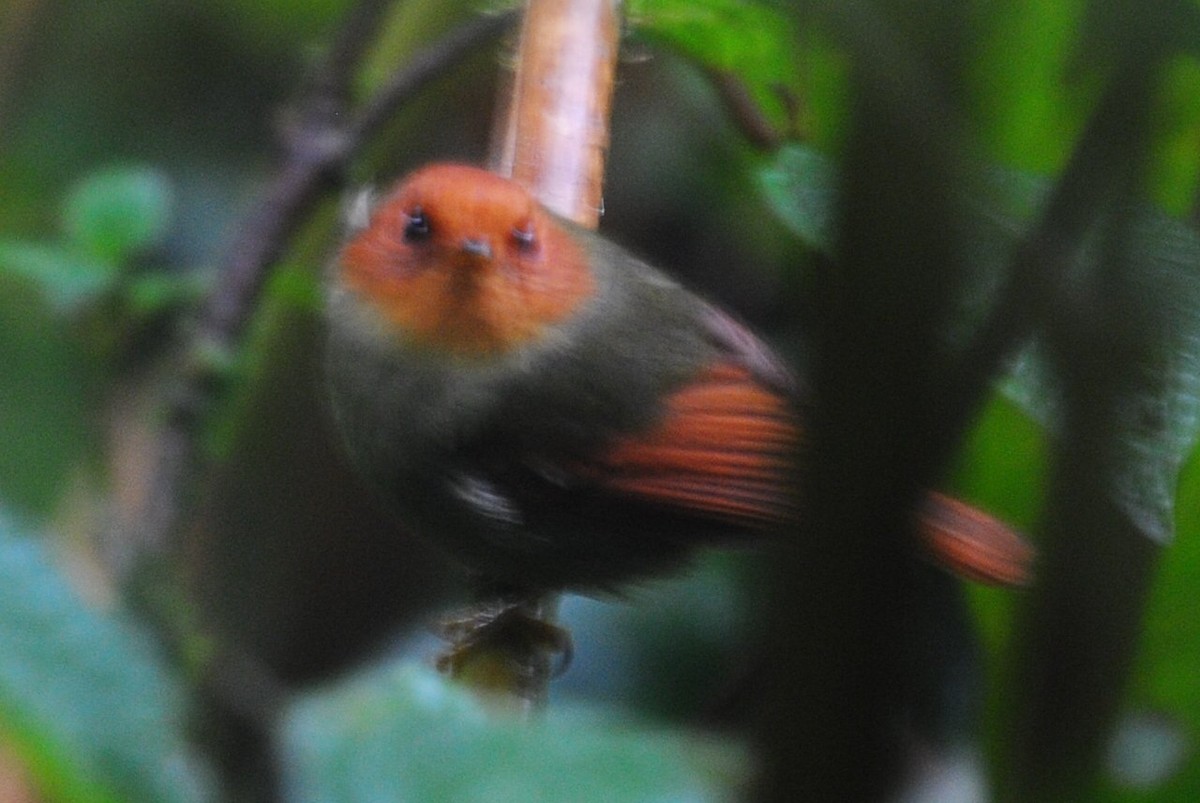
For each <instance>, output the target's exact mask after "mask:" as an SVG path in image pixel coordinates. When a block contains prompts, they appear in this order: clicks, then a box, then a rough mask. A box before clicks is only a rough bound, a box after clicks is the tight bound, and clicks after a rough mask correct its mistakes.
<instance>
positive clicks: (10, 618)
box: [0, 518, 208, 803]
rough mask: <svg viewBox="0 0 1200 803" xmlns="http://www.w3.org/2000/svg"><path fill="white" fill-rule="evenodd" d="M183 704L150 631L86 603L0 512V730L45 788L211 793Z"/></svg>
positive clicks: (112, 797)
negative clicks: (188, 741) (193, 753)
mask: <svg viewBox="0 0 1200 803" xmlns="http://www.w3.org/2000/svg"><path fill="white" fill-rule="evenodd" d="M183 706H184V701H183V699H182V689H181V688H180V687H179V686H178V685H177V684H176V683H175V682H174V681H173V680H172V679H171V678H170V677H169V676H168V674H167V673H166V671H165V669H164V667H163V665H162V663H161V662H160V660H159V657H158V656H157V655H156V654H155V651H154V650H153V649H152V647H151V645H150V644H149V643H148V641H147V639H146V637H145V636H144V635H143V634H141V633H139V632H138V631H137V630H136V629H135V628H134V627H133V626H132V625H131V624H130V623H129V622H126V621H124V620H123V619H121V618H119V617H111V616H104V615H101V614H100V613H98V612H96V611H94V610H92V609H91V608H89V607H88V606H87V605H85V604H84V603H83V602H82V601H81V600H80V599H79V597H78V596H77V595H76V594H75V593H74V592H73V591H72V590H71V589H70V588H69V587H68V586H67V584H66V582H65V581H64V580H63V578H62V577H61V576H60V575H59V573H58V572H57V570H56V569H55V568H54V566H53V565H52V564H51V561H50V559H49V556H48V555H47V554H46V550H45V548H44V547H43V546H42V545H41V543H40V542H38V541H36V540H34V539H33V538H31V537H29V536H27V535H25V534H21V533H18V532H17V529H16V528H15V527H14V526H13V525H12V524H11V523H10V522H8V521H7V520H6V519H4V518H0V731H3V732H4V734H5V736H6V740H7V741H8V742H9V743H10V744H11V745H13V748H14V749H15V750H16V751H17V752H18V753H19V754H20V755H21V756H22V758H23V759H24V762H25V763H26V764H27V766H28V767H29V768H30V771H31V773H32V774H33V776H34V777H35V779H36V782H37V784H38V785H39V786H40V787H41V788H42V789H43V790H44V792H45V793H46V794H47V795H48V796H49V798H50V799H51V800H63V801H72V803H74V802H75V801H146V802H147V803H158V802H159V801H162V802H163V803H187V802H188V801H199V800H206V799H208V795H207V793H206V784H205V782H204V780H203V777H202V776H201V775H200V774H199V773H198V772H197V770H196V768H195V766H194V765H193V764H192V762H191V759H190V758H189V756H188V752H187V749H186V746H185V743H184V737H183V726H182V718H183Z"/></svg>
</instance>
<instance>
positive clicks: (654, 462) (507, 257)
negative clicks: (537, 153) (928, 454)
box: [328, 164, 1031, 592]
mask: <svg viewBox="0 0 1200 803" xmlns="http://www.w3.org/2000/svg"><path fill="white" fill-rule="evenodd" d="M328 309H329V317H330V338H329V350H328V362H329V377H330V384H331V392H332V399H333V409H334V414H335V417H336V419H337V421H338V423H339V425H340V429H341V431H342V432H343V433H344V436H345V441H346V443H347V445H348V448H349V451H350V453H351V455H352V457H353V458H354V460H355V462H356V463H358V465H359V466H360V467H361V469H362V470H363V472H364V473H365V475H366V477H367V478H368V479H369V481H370V483H371V484H372V485H374V486H375V487H376V488H377V489H379V491H380V492H381V493H382V494H383V496H384V497H385V498H386V500H388V501H389V502H390V503H391V504H392V506H393V507H394V508H395V509H396V510H397V512H398V513H399V515H400V519H401V521H402V522H403V523H404V524H405V525H406V526H408V527H409V528H411V529H412V530H414V531H415V532H417V533H419V534H422V535H424V536H426V537H428V538H430V539H432V540H434V541H436V542H437V543H439V544H441V545H443V546H444V547H445V548H447V549H448V550H449V551H450V552H452V553H453V554H454V555H456V556H457V557H458V558H459V559H460V560H461V561H462V562H463V563H464V564H465V565H466V566H467V567H469V568H470V569H472V570H473V571H475V572H476V573H478V574H479V575H480V576H483V577H486V578H489V579H490V580H491V581H492V582H494V583H497V584H499V585H500V587H504V588H511V589H520V590H527V591H531V592H539V591H557V590H563V589H571V590H580V591H584V592H605V591H618V590H619V589H620V588H621V587H623V586H624V585H625V584H627V583H629V582H631V581H634V580H637V579H639V578H645V577H648V576H651V575H655V574H658V573H661V572H665V571H668V570H670V569H671V568H673V567H675V566H677V565H678V564H680V563H681V562H683V561H684V559H685V558H686V557H687V556H688V554H689V553H691V552H692V551H693V550H694V549H696V548H697V547H699V546H704V545H711V544H732V543H745V542H747V541H748V540H749V539H753V538H755V537H756V536H763V535H766V534H768V533H770V532H771V531H773V530H782V529H783V528H785V527H786V526H787V525H788V524H790V523H794V522H796V521H797V515H798V505H797V500H796V496H795V488H796V486H797V470H798V458H799V457H800V456H801V454H802V445H803V443H802V441H803V429H802V425H801V419H802V416H801V413H802V405H801V401H800V399H799V393H798V388H797V383H796V381H795V380H794V378H793V375H792V373H791V372H790V371H789V370H788V369H787V367H786V366H785V365H784V364H783V363H782V362H781V361H780V360H779V359H778V358H777V357H775V356H774V354H773V353H772V351H771V350H770V349H769V348H768V347H767V346H766V345H764V344H763V343H762V341H761V340H759V339H758V338H757V337H756V336H755V335H753V334H752V333H751V332H750V331H749V330H748V329H747V328H745V327H744V326H743V325H741V324H740V323H738V322H737V321H735V320H734V319H733V318H732V317H730V316H729V315H728V314H726V313H724V312H723V311H721V310H720V309H718V308H717V307H715V306H714V305H712V304H710V303H708V302H706V301H704V300H702V299H701V298H700V297H698V296H697V295H695V294H693V293H691V292H689V291H688V290H686V289H684V288H683V287H682V286H680V285H679V284H678V283H677V282H675V281H674V280H673V279H671V278H669V277H668V276H667V275H666V274H664V273H662V272H661V271H659V270H657V269H655V268H653V267H651V266H649V265H647V264H646V263H644V262H642V261H640V260H639V259H637V258H636V257H634V256H632V255H631V254H629V253H628V252H626V251H625V250H623V249H622V248H620V247H619V246H617V245H615V244H613V243H612V242H610V241H609V240H607V239H605V238H604V237H602V236H600V235H598V234H596V233H594V232H592V231H589V230H586V229H584V228H582V227H580V226H578V225H576V224H574V223H571V222H570V221H567V220H564V219H562V218H560V217H558V216H556V215H554V214H553V213H551V212H549V211H548V210H546V209H545V208H544V207H542V206H541V205H539V204H538V203H537V201H536V200H535V199H534V198H533V197H532V196H531V195H530V193H529V192H528V191H527V190H525V189H524V188H522V187H521V186H519V185H518V184H516V183H514V182H512V181H510V180H508V179H505V178H502V177H500V176H497V175H495V174H492V173H489V172H487V171H485V170H481V169H478V168H474V167H470V166H466V165H459V164H434V165H430V166H427V167H424V168H421V169H419V170H417V171H416V172H414V173H412V174H410V175H409V176H408V177H407V178H405V179H403V180H401V182H400V183H399V185H398V187H397V189H396V190H395V191H393V192H392V193H391V194H390V195H389V196H388V197H386V198H385V199H384V200H383V201H382V202H381V203H380V204H379V205H378V206H377V207H376V208H375V210H374V211H373V213H372V214H371V216H370V219H369V222H368V223H367V224H366V226H365V227H364V228H362V229H361V230H359V231H357V232H356V233H354V234H353V235H352V237H351V238H350V239H349V240H348V242H347V244H346V245H345V246H344V248H343V249H342V251H341V253H340V255H339V257H338V259H337V260H336V263H335V265H334V266H333V270H332V275H331V277H330V282H329V292H328ZM917 516H918V527H917V530H918V532H919V534H920V536H921V538H922V540H923V541H924V544H925V546H926V548H927V549H928V550H929V552H930V553H931V554H932V555H933V556H934V557H936V558H938V559H940V560H942V561H943V562H945V563H946V564H948V565H949V566H950V567H952V568H954V569H956V570H957V571H959V572H960V573H963V574H966V575H967V576H970V577H973V578H975V579H979V580H983V581H987V582H993V583H1000V584H1021V583H1022V582H1024V581H1025V580H1026V578H1027V576H1028V562H1029V560H1030V557H1031V550H1030V548H1029V547H1028V546H1027V545H1026V544H1025V543H1024V541H1023V540H1021V539H1020V537H1019V536H1017V535H1016V534H1015V533H1013V532H1012V531H1011V530H1009V529H1008V528H1007V527H1005V526H1004V525H1003V524H1001V523H1000V522H998V521H995V520H994V519H992V518H990V517H988V516H986V515H984V514H982V513H980V512H979V511H977V510H975V509H974V508H971V507H969V506H967V505H965V504H964V503H961V502H958V501H956V500H953V499H950V498H949V497H946V496H943V495H941V494H938V493H930V494H929V495H928V496H927V497H926V499H925V500H924V502H923V504H922V506H921V509H920V510H919V511H918V514H917Z"/></svg>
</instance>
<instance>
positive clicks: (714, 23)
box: [627, 0, 801, 132]
mask: <svg viewBox="0 0 1200 803" xmlns="http://www.w3.org/2000/svg"><path fill="white" fill-rule="evenodd" d="M627 14H628V20H629V23H630V24H631V25H632V26H633V28H634V30H636V31H638V32H640V33H641V34H643V35H644V36H646V37H647V38H648V39H650V40H652V41H656V42H659V43H661V44H663V45H666V46H667V47H670V48H673V49H676V50H678V51H680V52H682V53H683V54H684V55H686V56H687V57H689V58H691V59H693V60H695V61H698V62H700V63H701V64H703V65H704V66H705V67H707V68H708V69H709V70H711V71H713V72H714V73H716V74H718V75H720V76H724V77H734V78H736V79H737V80H738V81H739V82H741V84H743V85H744V88H745V89H746V91H747V92H748V93H749V95H750V97H751V99H753V101H754V102H755V104H756V105H757V106H758V107H759V108H760V109H761V110H762V111H763V113H764V114H765V115H766V116H767V118H768V119H769V120H770V121H771V122H772V124H773V126H774V127H775V129H776V130H777V131H780V132H790V131H791V129H792V128H793V127H794V123H795V122H796V121H795V120H793V119H792V117H793V116H794V114H795V107H794V98H796V97H798V96H799V95H800V87H799V86H798V85H797V81H798V80H799V76H800V74H801V70H800V68H799V61H798V56H797V53H798V51H799V48H798V46H797V43H796V35H795V30H794V29H793V25H792V22H791V20H789V19H788V17H787V16H786V15H785V14H783V13H782V12H780V11H778V10H776V9H774V8H771V7H770V6H769V5H766V4H764V3H756V2H752V1H751V0H630V2H629V3H628V4H627ZM789 96H790V97H789Z"/></svg>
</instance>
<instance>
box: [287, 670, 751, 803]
mask: <svg viewBox="0 0 1200 803" xmlns="http://www.w3.org/2000/svg"><path fill="white" fill-rule="evenodd" d="M281 743H282V757H283V771H284V777H283V784H284V793H285V799H286V800H288V801H290V802H291V803H302V802H303V803H318V802H319V803H335V802H336V801H345V803H357V801H368V800H378V801H385V800H386V801H395V803H405V801H418V802H419V801H429V800H453V801H460V802H461V803H470V802H471V801H478V802H479V803H506V801H513V802H514V803H516V802H517V801H520V803H531V802H534V803H536V801H565V800H570V801H574V802H575V803H587V801H598V802H599V801H604V803H621V802H622V801H630V802H631V803H632V801H639V802H640V801H650V800H662V801H666V800H680V801H683V800H687V801H709V800H712V801H716V800H726V799H728V798H729V797H730V796H731V794H732V792H733V787H734V785H735V784H737V783H739V782H742V781H744V780H745V778H744V775H745V772H746V767H745V758H744V756H743V754H742V752H741V751H740V750H737V749H734V748H731V747H729V746H725V745H720V744H717V743H715V742H712V741H705V740H701V739H699V738H696V737H688V736H683V735H680V734H679V733H675V732H669V731H663V730H650V729H647V728H646V727H644V726H639V725H635V724H632V723H629V722H626V721H623V720H619V719H614V718H610V717H605V716H602V715H600V714H598V713H595V712H589V711H584V710H567V709H563V708H553V709H551V710H550V711H547V712H546V713H545V716H544V718H541V719H535V720H533V721H530V722H526V721H524V720H522V719H520V718H517V717H515V716H513V715H512V714H510V713H509V712H506V711H494V710H489V709H487V708H486V707H485V706H484V705H483V704H482V703H481V702H480V701H478V700H477V699H475V698H474V697H473V696H471V695H470V694H469V693H468V692H467V691H465V690H464V689H461V688H459V687H456V686H454V685H452V684H449V683H448V682H447V681H445V680H444V679H443V678H441V677H439V676H437V675H435V674H433V673H432V672H431V671H430V670H427V669H424V668H421V667H417V666H414V665H393V666H389V667H384V668H382V669H380V670H376V671H374V672H373V673H370V674H368V675H366V676H363V677H359V678H357V679H352V680H350V681H348V682H346V683H344V684H343V685H341V686H338V687H335V688H333V689H331V690H329V691H326V692H323V693H317V694H313V695H310V696H309V697H307V698H306V699H302V700H301V701H300V702H299V703H298V704H297V705H296V706H295V707H294V708H293V709H292V710H291V711H290V712H289V713H288V714H287V715H286V716H285V718H284V721H283V730H282V733H281Z"/></svg>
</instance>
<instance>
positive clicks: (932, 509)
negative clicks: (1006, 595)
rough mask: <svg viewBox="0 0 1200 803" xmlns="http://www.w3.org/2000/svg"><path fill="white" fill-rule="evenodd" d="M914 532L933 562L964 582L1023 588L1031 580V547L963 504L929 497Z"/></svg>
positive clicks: (996, 523) (996, 522)
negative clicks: (946, 567) (965, 579)
mask: <svg viewBox="0 0 1200 803" xmlns="http://www.w3.org/2000/svg"><path fill="white" fill-rule="evenodd" d="M917 532H918V534H919V536H920V538H921V540H922V541H923V542H924V544H925V548H926V549H927V550H928V551H929V552H930V553H931V554H932V555H933V556H934V557H935V558H937V560H939V561H940V562H942V563H944V564H945V565H946V566H948V567H949V568H951V569H953V570H954V571H955V572H956V573H958V574H960V575H962V576H963V577H966V578H967V579H969V580H975V581H977V582H980V583H988V584H990V585H1003V586H1022V585H1027V584H1028V583H1029V582H1030V580H1031V579H1032V577H1033V570H1032V568H1031V564H1032V562H1033V558H1034V550H1033V547H1031V546H1030V545H1029V544H1028V543H1027V542H1026V541H1025V540H1024V539H1023V538H1022V537H1021V536H1019V535H1017V533H1016V532H1014V531H1013V530H1012V529H1011V528H1010V527H1009V526H1008V525H1006V524H1005V523H1004V522H1002V521H999V520H997V519H995V518H993V517H991V516H989V515H987V514H986V513H984V512H983V511H981V510H978V509H977V508H974V507H971V506H970V505H968V504H967V503H966V502H961V501H959V500H957V499H952V498H950V497H948V496H945V495H943V494H940V493H936V492H931V493H930V494H928V495H927V496H926V497H925V500H924V502H923V503H922V504H921V506H920V508H919V510H918V511H917Z"/></svg>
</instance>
